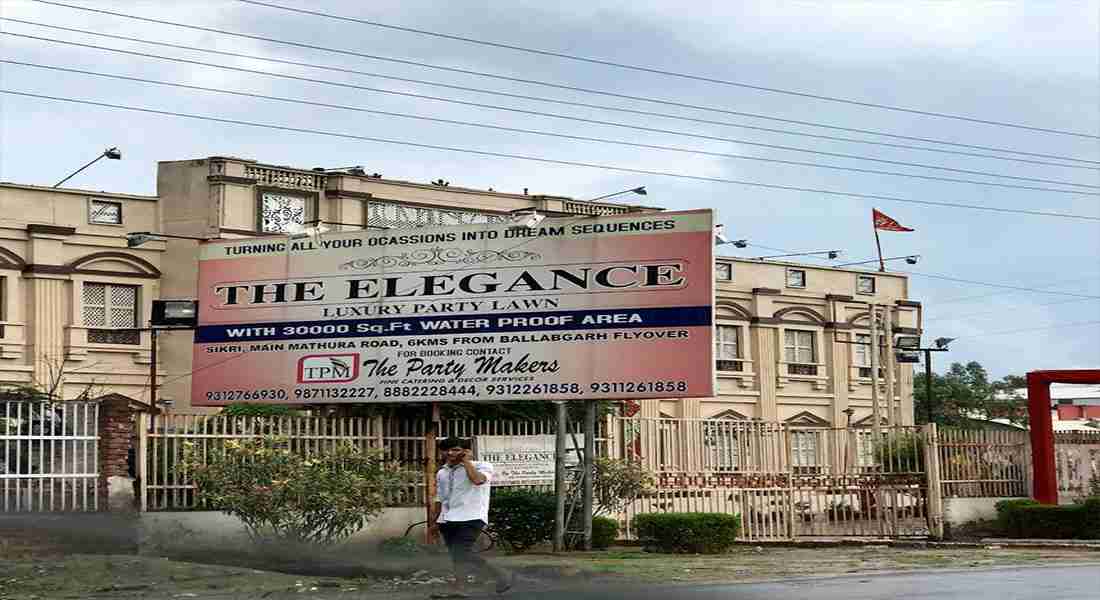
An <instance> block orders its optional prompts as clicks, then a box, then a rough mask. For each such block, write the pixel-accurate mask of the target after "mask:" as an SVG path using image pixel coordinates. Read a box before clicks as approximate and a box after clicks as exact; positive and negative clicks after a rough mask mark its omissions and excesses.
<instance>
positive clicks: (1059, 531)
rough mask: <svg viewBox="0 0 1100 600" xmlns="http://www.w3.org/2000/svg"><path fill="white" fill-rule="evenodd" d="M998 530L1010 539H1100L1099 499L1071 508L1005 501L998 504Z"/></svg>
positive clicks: (1089, 500)
mask: <svg viewBox="0 0 1100 600" xmlns="http://www.w3.org/2000/svg"><path fill="white" fill-rule="evenodd" d="M997 526H998V528H999V529H1000V530H1001V532H1002V533H1003V534H1004V535H1007V536H1009V537H1018V538H1042V539H1085V540H1093V539H1100V498H1089V499H1088V500H1086V501H1085V502H1084V503H1083V504H1077V505H1071V506H1056V505H1050V504H1039V503H1038V502H1036V501H1034V500H1030V499H1022V500H1004V501H1001V502H998V503H997Z"/></svg>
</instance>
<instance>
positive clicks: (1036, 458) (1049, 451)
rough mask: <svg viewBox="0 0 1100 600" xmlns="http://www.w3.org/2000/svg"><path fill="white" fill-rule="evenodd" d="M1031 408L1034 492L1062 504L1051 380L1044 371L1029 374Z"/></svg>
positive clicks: (1038, 497)
mask: <svg viewBox="0 0 1100 600" xmlns="http://www.w3.org/2000/svg"><path fill="white" fill-rule="evenodd" d="M1027 412H1028V416H1029V417H1030V418H1031V467H1032V473H1033V475H1034V487H1033V492H1032V496H1033V497H1034V498H1035V499H1036V500H1038V501H1039V502H1042V503H1044V504H1058V477H1057V472H1056V471H1055V464H1054V423H1053V422H1052V420H1051V418H1050V381H1049V380H1047V378H1046V377H1043V373H1042V372H1041V371H1035V372H1031V373H1028V374H1027Z"/></svg>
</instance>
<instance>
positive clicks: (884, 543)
mask: <svg viewBox="0 0 1100 600" xmlns="http://www.w3.org/2000/svg"><path fill="white" fill-rule="evenodd" d="M751 546H760V547H765V548H776V547H780V548H840V547H853V546H858V547H864V546H873V547H881V548H912V549H922V548H946V549H952V548H958V549H981V548H990V547H991V546H996V547H997V548H1030V549H1044V548H1046V549H1052V550H1054V549H1057V550H1082V551H1100V541H1093V540H1039V539H1010V538H982V540H981V541H978V542H941V541H935V540H887V539H866V540H803V541H776V542H738V543H737V544H736V547H751Z"/></svg>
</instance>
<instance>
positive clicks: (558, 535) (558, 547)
mask: <svg viewBox="0 0 1100 600" xmlns="http://www.w3.org/2000/svg"><path fill="white" fill-rule="evenodd" d="M554 408H555V409H556V417H557V419H556V420H557V426H556V427H555V436H554V495H555V496H556V498H557V510H556V512H555V514H554V552H562V551H564V550H565V495H566V489H565V455H566V452H567V450H566V441H565V436H566V431H565V429H566V427H567V424H568V418H567V412H566V406H565V402H564V401H561V400H558V401H555V402H554Z"/></svg>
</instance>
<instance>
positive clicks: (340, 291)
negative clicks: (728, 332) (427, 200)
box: [192, 210, 714, 406]
mask: <svg viewBox="0 0 1100 600" xmlns="http://www.w3.org/2000/svg"><path fill="white" fill-rule="evenodd" d="M713 231H714V230H713V218H712V215H711V212H710V211H709V210H698V211H683V212H663V213H661V212H657V213H644V214H628V215H617V216H608V217H572V218H562V219H546V220H544V221H542V222H541V223H539V224H538V225H537V226H535V227H534V228H528V227H526V226H516V225H510V224H506V223H493V224H482V225H466V226H458V227H438V228H418V229H401V230H398V229H390V230H367V231H347V232H336V233H323V234H321V235H319V236H316V237H314V238H303V239H291V238H284V237H264V238H250V239H241V240H225V241H217V242H211V243H206V244H203V245H202V248H201V256H200V261H199V285H198V290H199V305H200V311H199V315H200V317H199V328H198V330H197V331H196V333H195V349H194V365H193V376H192V404H193V405H196V406H216V405H225V404H232V403H237V402H261V403H274V404H278V403H285V404H309V403H324V404H333V403H355V402H443V401H476V400H484V401H502V400H575V399H586V398H591V399H623V398H631V399H633V398H674V397H705V396H711V395H713V392H714V372H713V368H714V357H713V350H714V347H713V343H712V323H713V298H714V274H713V264H714V260H713V259H714V257H713V251H714V250H713V249H714V242H713V239H714V238H713Z"/></svg>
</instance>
